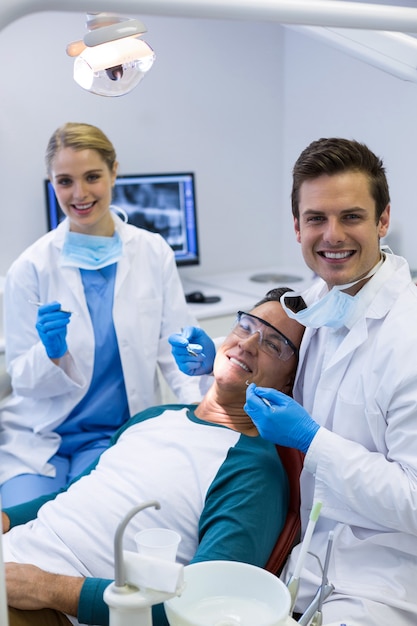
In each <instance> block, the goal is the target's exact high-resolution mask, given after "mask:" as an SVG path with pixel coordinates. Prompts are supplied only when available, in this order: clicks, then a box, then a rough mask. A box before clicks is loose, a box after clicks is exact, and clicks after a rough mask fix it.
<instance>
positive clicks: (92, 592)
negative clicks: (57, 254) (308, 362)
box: [3, 288, 304, 626]
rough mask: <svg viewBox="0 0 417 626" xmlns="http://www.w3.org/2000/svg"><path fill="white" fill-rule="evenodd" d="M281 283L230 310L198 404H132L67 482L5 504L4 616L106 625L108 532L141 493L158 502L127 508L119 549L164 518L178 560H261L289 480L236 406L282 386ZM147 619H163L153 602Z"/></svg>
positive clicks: (291, 365) (293, 358)
mask: <svg viewBox="0 0 417 626" xmlns="http://www.w3.org/2000/svg"><path fill="white" fill-rule="evenodd" d="M286 291H288V289H286V288H282V289H275V290H272V292H269V293H268V294H267V296H266V297H265V298H264V299H263V300H262V301H261V302H260V303H258V304H257V305H256V306H255V308H254V309H253V311H252V312H251V313H250V314H246V313H244V314H242V313H240V314H238V317H237V320H236V323H235V325H234V327H233V329H232V331H231V333H230V334H229V335H228V336H227V337H226V339H225V341H224V343H223V344H222V346H221V347H220V348H219V350H218V352H217V355H216V360H215V364H214V370H213V373H214V382H213V385H212V386H211V388H210V389H209V391H208V392H207V394H206V395H205V397H204V398H203V400H202V401H201V403H200V404H199V405H178V404H176V405H165V406H162V407H155V408H153V409H148V410H146V411H143V412H141V413H139V414H137V415H136V416H135V417H133V418H131V420H130V421H129V422H128V423H127V424H126V425H125V426H124V427H123V428H121V429H120V430H119V432H118V433H117V434H116V435H115V437H114V438H113V441H112V445H111V447H110V448H109V449H108V450H106V451H105V452H104V453H103V454H102V455H101V457H100V459H99V460H98V462H97V463H96V464H95V467H94V468H90V469H89V471H88V470H87V472H86V473H85V475H83V476H82V477H81V478H80V477H79V478H78V479H77V480H76V481H74V482H73V483H72V484H71V485H70V486H69V487H68V488H67V489H66V490H63V491H61V492H60V493H59V494H54V495H51V496H45V497H43V498H39V499H37V500H34V501H32V502H29V503H25V504H22V505H19V506H16V507H13V508H10V509H8V510H6V511H5V512H4V513H3V528H4V530H5V531H8V532H7V534H6V535H5V536H4V537H3V551H4V559H5V561H8V563H7V564H6V578H7V593H8V603H9V605H10V607H14V608H13V609H10V623H11V626H17V625H23V624H25V625H26V624H28V625H29V624H30V625H33V624H38V625H42V626H47V625H48V626H49V625H51V626H52V625H57V624H70V623H72V624H99V625H100V624H103V625H106V624H108V609H107V606H106V604H105V603H104V601H103V599H102V595H103V591H104V589H105V587H106V586H107V585H108V584H109V583H110V582H111V579H112V577H113V574H114V562H113V540H114V534H115V531H116V528H117V526H118V524H119V523H120V521H121V519H122V518H123V517H124V516H125V515H126V513H127V512H128V511H130V509H131V508H132V507H134V506H136V505H137V504H140V503H142V502H145V501H148V500H158V501H159V502H160V504H161V509H160V510H155V509H154V508H148V509H145V510H143V511H142V512H140V513H139V514H138V515H136V516H135V517H133V519H132V520H131V522H130V523H129V524H128V526H127V527H126V531H125V534H124V547H125V548H126V549H130V550H134V549H135V544H134V535H135V533H136V532H138V531H139V530H141V529H143V528H147V527H153V526H162V527H166V528H172V529H175V530H177V531H178V532H179V533H180V534H181V537H182V541H181V543H180V546H179V550H178V558H177V560H178V561H179V562H181V563H184V564H187V563H190V562H197V561H206V560H213V559H224V560H236V561H245V562H248V563H251V564H254V565H258V566H261V567H262V566H264V565H265V563H266V562H267V560H268V557H269V555H270V553H271V551H272V548H273V546H274V544H275V542H276V540H277V537H278V535H279V532H280V529H281V528H282V526H283V524H284V521H285V517H286V512H287V502H288V484H287V479H286V475H285V472H284V470H283V467H282V465H281V462H280V460H279V457H278V454H277V451H276V448H275V446H274V445H273V444H271V443H269V442H267V441H265V440H263V439H262V438H261V437H259V436H258V433H257V431H256V429H255V427H254V425H253V423H252V420H251V419H250V418H249V417H248V416H247V415H246V413H245V412H244V410H243V405H244V403H245V400H246V388H247V384H248V383H249V382H254V383H255V384H256V385H260V386H263V387H274V388H275V389H279V390H281V391H283V392H285V393H288V394H290V393H291V390H292V384H293V381H294V376H295V370H296V366H297V357H298V347H299V345H300V342H301V338H302V334H303V330H304V328H303V327H302V326H301V325H299V324H298V322H296V321H294V320H292V319H290V318H289V317H287V315H286V314H285V313H284V311H283V309H282V307H281V304H280V302H279V298H280V296H281V294H282V293H284V292H286ZM300 301H301V299H300ZM300 304H301V308H303V306H304V305H303V303H302V301H301V302H300ZM254 316H256V317H254ZM31 520H34V521H31ZM9 528H10V530H9ZM67 616H68V617H67ZM70 616H72V617H70ZM75 616H77V618H75ZM153 623H154V626H163V625H166V624H167V621H166V617H165V614H164V609H163V605H162V604H161V605H158V606H156V607H153Z"/></svg>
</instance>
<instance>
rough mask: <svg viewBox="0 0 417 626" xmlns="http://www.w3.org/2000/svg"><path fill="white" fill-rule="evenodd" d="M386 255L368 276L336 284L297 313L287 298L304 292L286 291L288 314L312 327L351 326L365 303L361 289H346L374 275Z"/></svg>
mask: <svg viewBox="0 0 417 626" xmlns="http://www.w3.org/2000/svg"><path fill="white" fill-rule="evenodd" d="M384 258H385V256H384V255H383V257H382V258H381V260H380V261H379V262H378V263H377V264H376V265H375V267H373V268H372V269H371V270H370V271H369V272H368V273H367V274H366V276H363V277H362V278H360V279H359V280H355V281H353V282H352V283H347V284H345V285H335V286H334V287H332V289H330V291H328V292H327V293H326V295H325V296H323V298H321V299H320V300H318V301H317V302H314V303H313V304H312V305H311V306H308V307H307V308H305V309H303V310H302V311H298V312H297V313H295V312H294V311H292V310H291V309H290V308H289V307H288V306H287V305H286V304H285V299H286V298H287V299H288V300H290V299H291V298H294V297H296V296H302V294H298V293H295V292H293V291H290V292H286V293H284V294H283V295H282V296H281V298H280V302H281V305H282V307H283V309H284V311H285V312H286V314H287V315H288V317H291V318H292V319H294V320H296V321H297V322H299V323H300V324H302V325H303V326H308V327H310V328H321V327H322V326H329V327H330V328H334V329H338V328H342V327H343V326H346V327H347V328H351V326H352V324H353V323H354V322H355V321H356V320H357V319H358V317H359V315H360V314H361V313H362V307H363V306H364V304H363V303H362V302H361V298H360V296H359V294H360V291H359V292H358V293H357V294H356V295H355V296H351V295H349V294H348V293H346V292H345V291H344V290H345V289H349V288H350V287H353V285H356V284H357V283H359V282H361V281H362V280H365V279H366V278H370V277H371V276H373V275H374V274H375V273H376V272H377V271H378V269H379V268H380V267H381V265H382V263H383V262H384Z"/></svg>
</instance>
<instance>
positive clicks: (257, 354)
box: [213, 300, 304, 396]
mask: <svg viewBox="0 0 417 626" xmlns="http://www.w3.org/2000/svg"><path fill="white" fill-rule="evenodd" d="M250 313H252V314H253V315H256V316H257V317H259V318H261V319H262V320H264V321H266V322H268V323H269V324H271V325H272V326H274V327H275V328H276V329H278V330H279V331H280V332H281V333H283V334H284V335H285V336H286V337H287V338H288V339H290V341H292V343H293V344H294V346H295V347H296V348H297V349H298V348H299V347H300V344H301V339H302V336H303V332H304V327H303V326H301V324H299V323H298V322H296V321H295V320H293V319H290V318H289V317H288V316H287V314H286V313H285V311H284V310H283V308H282V306H281V304H280V303H279V302H277V301H275V300H273V301H269V302H265V303H264V304H261V305H259V306H257V307H255V308H254V309H253V310H251V311H250ZM268 333H270V334H271V336H269V334H268ZM264 338H265V339H269V338H271V340H272V341H275V339H274V332H273V331H272V330H271V329H269V328H268V327H266V328H265V333H264ZM259 339H260V335H259V333H258V332H255V333H253V334H252V335H249V336H247V337H239V336H238V335H237V334H235V333H234V332H233V331H232V332H231V333H230V334H229V335H228V336H227V337H226V339H225V341H224V342H223V344H222V345H221V347H220V348H219V349H218V351H217V354H216V359H215V362H214V368H213V373H214V376H215V378H216V382H217V384H218V385H221V386H223V388H225V386H226V387H228V386H230V389H231V390H232V389H236V385H237V386H238V389H242V392H243V394H244V396H245V394H246V381H249V382H250V383H252V382H253V383H255V384H256V385H258V386H260V387H274V388H275V389H279V390H280V391H283V392H284V393H291V390H292V385H293V382H294V376H295V370H296V367H297V357H296V355H293V356H291V357H290V358H289V359H288V360H286V361H283V360H282V359H280V358H279V357H278V356H277V355H275V356H271V354H268V352H265V351H264V350H262V349H261V348H260V343H259Z"/></svg>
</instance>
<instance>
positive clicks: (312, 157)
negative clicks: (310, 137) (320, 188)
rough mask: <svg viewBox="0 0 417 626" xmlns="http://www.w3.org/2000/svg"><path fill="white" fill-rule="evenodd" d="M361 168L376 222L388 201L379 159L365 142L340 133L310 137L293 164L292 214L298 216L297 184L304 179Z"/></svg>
mask: <svg viewBox="0 0 417 626" xmlns="http://www.w3.org/2000/svg"><path fill="white" fill-rule="evenodd" d="M346 171H352V172H362V173H363V174H365V175H366V176H367V178H368V180H369V191H370V193H371V196H372V197H373V199H374V200H375V207H376V222H377V223H378V222H379V218H380V217H381V214H382V213H383V211H384V210H385V209H386V207H387V205H388V204H389V202H390V196H389V188H388V181H387V178H386V174H385V168H384V165H383V162H382V160H381V159H380V158H379V157H377V156H376V155H375V154H374V153H373V152H372V151H371V150H370V149H369V148H368V147H367V146H366V145H365V144H363V143H359V142H358V141H354V140H350V139H342V138H339V137H332V138H327V139H326V138H324V139H318V140H317V141H313V142H312V143H311V144H310V145H309V146H307V148H305V149H304V150H303V152H302V153H301V154H300V156H299V157H298V159H297V161H296V162H295V165H294V168H293V186H292V192H291V204H292V214H293V216H294V217H295V218H296V219H299V217H300V209H299V201H300V188H301V185H302V184H303V182H304V181H306V180H313V179H315V178H318V177H319V176H322V175H324V174H327V175H328V176H332V175H333V174H340V173H341V172H346Z"/></svg>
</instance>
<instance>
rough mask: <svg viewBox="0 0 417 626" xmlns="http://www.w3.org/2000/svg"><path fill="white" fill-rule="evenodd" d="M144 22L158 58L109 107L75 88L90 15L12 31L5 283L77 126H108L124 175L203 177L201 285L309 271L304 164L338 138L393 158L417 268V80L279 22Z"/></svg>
mask: <svg viewBox="0 0 417 626" xmlns="http://www.w3.org/2000/svg"><path fill="white" fill-rule="evenodd" d="M144 21H145V23H146V24H147V27H148V33H147V36H146V37H145V39H146V40H147V41H148V42H149V43H150V44H151V45H152V46H153V47H154V49H155V51H156V54H157V61H156V63H155V65H154V67H153V69H152V70H151V72H150V73H149V75H148V76H147V77H146V78H145V79H144V81H143V83H142V84H141V85H139V86H138V87H137V88H136V89H135V90H134V91H133V92H132V93H131V94H129V95H127V96H124V97H121V98H109V99H107V98H100V97H98V96H94V95H92V94H89V93H87V92H84V91H83V90H82V89H81V88H80V87H78V86H77V85H76V84H75V83H74V82H73V80H72V60H71V59H69V57H67V56H66V54H65V45H66V43H68V42H69V41H72V40H74V39H78V38H79V37H81V36H82V34H83V33H84V31H85V26H84V24H85V16H84V15H81V14H80V15H78V14H75V13H74V14H73V13H44V14H35V15H29V16H27V17H25V18H23V19H21V20H18V21H16V22H14V23H13V24H11V25H10V26H8V27H7V28H5V29H4V30H3V31H2V32H0V58H2V59H7V63H5V64H3V66H2V69H3V84H2V89H1V93H2V97H1V99H0V168H1V169H0V171H1V204H0V211H1V221H0V224H1V228H0V275H1V274H4V273H5V271H6V270H7V267H8V266H9V264H10V263H11V262H12V260H13V259H14V258H15V257H16V256H17V255H18V254H19V253H20V252H21V251H22V250H23V249H24V248H25V247H26V246H27V245H29V244H30V243H31V242H32V241H34V240H35V239H36V238H37V237H39V236H40V235H41V234H43V233H44V232H45V231H46V219H45V208H44V195H43V186H42V182H43V179H44V176H45V172H44V163H43V155H44V150H45V146H46V142H47V140H48V138H49V136H50V134H51V133H52V131H53V130H54V129H55V128H56V127H57V126H58V125H60V124H61V123H63V122H65V121H69V120H72V121H86V122H90V123H94V124H97V125H98V126H100V127H102V128H103V130H104V131H105V132H106V133H107V134H108V135H109V137H110V138H111V139H112V140H113V142H114V143H115V146H116V148H117V152H118V156H119V161H120V172H121V173H138V172H158V171H159V172H164V171H180V170H193V171H195V173H196V181H197V194H198V197H197V199H198V213H199V225H200V231H201V237H200V239H201V248H202V265H201V267H200V268H189V269H186V270H185V273H186V274H188V275H190V276H191V277H196V276H198V275H199V274H207V273H215V272H221V271H232V270H235V269H238V268H248V269H256V268H262V267H266V266H271V265H285V266H288V264H290V265H291V264H295V265H298V266H299V265H300V264H302V261H301V255H300V251H299V246H298V245H297V244H296V243H295V240H294V235H293V230H292V219H291V212H290V200H289V196H290V186H291V168H292V165H293V162H294V160H295V158H296V157H297V156H298V154H299V152H300V151H301V150H302V149H303V148H304V147H305V146H306V145H307V144H308V143H309V142H310V141H311V140H313V139H316V138H318V137H321V136H330V135H343V136H347V137H354V138H356V139H359V140H361V141H365V142H366V143H368V144H369V146H370V147H371V148H372V149H373V150H374V151H375V152H377V153H378V154H379V155H380V156H382V157H383V158H384V160H385V163H386V166H387V171H388V176H389V180H390V186H391V195H392V205H393V209H392V215H393V217H392V225H393V233H394V235H395V237H394V239H395V241H396V242H399V244H398V246H399V251H400V252H401V253H403V254H404V255H405V256H406V257H407V258H408V259H409V260H410V263H411V265H412V266H413V267H417V246H415V243H414V233H415V232H416V221H417V211H416V206H415V205H416V202H417V200H416V194H415V189H414V187H415V185H414V180H415V171H416V146H417V141H416V140H417V137H416V135H417V128H416V126H417V125H416V124H415V119H416V115H417V84H414V83H406V82H403V81H401V80H399V79H397V78H394V77H392V76H389V75H388V74H385V73H383V72H382V71H381V70H377V69H374V68H372V67H370V66H368V65H366V64H365V63H363V62H360V61H357V60H355V59H353V58H351V57H349V56H348V55H346V54H343V53H342V52H339V51H336V50H335V49H333V48H330V47H328V46H327V45H325V44H321V43H319V42H317V41H316V40H313V39H311V38H309V37H307V36H303V35H300V34H298V33H295V32H294V31H291V30H290V29H286V28H284V27H281V26H279V25H278V24H273V23H270V24H268V23H248V22H240V21H212V20H197V19H182V18H159V17H146V19H144ZM177 59H179V60H177ZM178 68H179V69H178ZM396 247H397V246H396Z"/></svg>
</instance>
